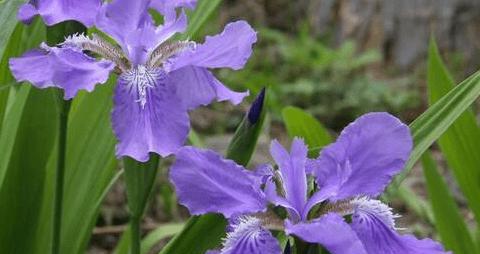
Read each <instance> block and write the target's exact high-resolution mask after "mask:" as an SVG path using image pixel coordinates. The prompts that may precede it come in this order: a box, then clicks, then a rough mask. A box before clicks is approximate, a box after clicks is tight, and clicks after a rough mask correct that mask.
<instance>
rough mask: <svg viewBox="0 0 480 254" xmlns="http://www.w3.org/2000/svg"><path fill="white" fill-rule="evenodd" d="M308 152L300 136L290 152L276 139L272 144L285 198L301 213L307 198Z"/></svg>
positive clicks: (271, 152) (271, 150)
mask: <svg viewBox="0 0 480 254" xmlns="http://www.w3.org/2000/svg"><path fill="white" fill-rule="evenodd" d="M307 152H308V149H307V146H306V145H305V143H304V142H303V140H301V139H298V138H296V139H294V140H293V143H292V148H291V151H290V153H288V152H287V151H286V150H285V148H283V147H282V145H280V144H279V143H278V142H277V141H276V140H274V141H272V144H271V146H270V154H271V155H272V157H273V159H274V160H275V162H276V163H277V165H278V167H279V170H280V173H281V178H282V182H283V188H284V190H285V198H286V199H287V200H288V202H289V203H290V204H291V205H292V206H293V207H294V208H295V210H296V212H297V213H298V214H300V215H301V214H302V213H303V208H304V206H305V203H306V199H307V176H306V173H305V163H306V161H307ZM302 219H304V218H302Z"/></svg>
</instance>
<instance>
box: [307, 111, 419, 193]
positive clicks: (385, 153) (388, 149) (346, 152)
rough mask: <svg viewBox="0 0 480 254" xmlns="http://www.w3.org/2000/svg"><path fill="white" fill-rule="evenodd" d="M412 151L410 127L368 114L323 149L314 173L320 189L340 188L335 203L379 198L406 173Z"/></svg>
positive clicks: (393, 120) (398, 121) (387, 118)
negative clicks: (387, 187)
mask: <svg viewBox="0 0 480 254" xmlns="http://www.w3.org/2000/svg"><path fill="white" fill-rule="evenodd" d="M411 150H412V137H411V135H410V130H409V128H408V126H406V125H405V124H403V123H402V122H400V120H398V119H397V118H395V117H394V116H392V115H390V114H388V113H369V114H366V115H363V116H361V117H360V118H358V119H357V120H355V121H354V122H353V123H351V124H350V125H349V126H347V127H346V128H345V129H344V130H343V131H342V133H341V134H340V137H339V138H338V140H337V141H336V142H335V143H333V144H331V145H329V146H327V147H326V148H324V149H323V151H322V152H321V154H320V156H319V158H318V160H317V164H316V167H315V168H314V170H313V171H314V174H315V176H316V178H317V183H318V185H319V187H320V188H327V186H332V185H333V186H336V187H337V188H338V191H337V195H336V196H335V197H332V198H331V199H332V200H341V199H345V198H350V197H355V196H359V195H367V196H377V195H379V194H380V193H382V192H383V190H384V189H385V187H386V186H387V185H388V184H389V182H390V180H391V179H392V177H393V176H394V175H396V174H398V173H399V172H400V171H401V170H402V169H403V167H404V165H405V162H406V161H407V159H408V157H409V155H410V152H411ZM310 165H311V164H310Z"/></svg>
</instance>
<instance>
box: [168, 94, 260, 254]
mask: <svg viewBox="0 0 480 254" xmlns="http://www.w3.org/2000/svg"><path fill="white" fill-rule="evenodd" d="M264 101H265V95H264V94H263V92H261V93H260V94H259V96H258V97H257V99H256V100H255V101H254V103H253V104H252V107H251V108H250V111H249V112H248V113H247V115H246V116H245V118H244V119H243V121H242V123H240V126H239V127H238V128H237V131H236V132H235V135H234V137H233V138H232V141H231V143H230V146H229V149H228V151H227V156H226V157H227V158H229V159H233V160H235V161H236V162H237V163H238V164H240V165H243V166H246V165H247V164H248V162H249V160H250V158H251V156H252V154H253V152H254V150H255V144H256V143H257V140H258V136H259V133H260V131H261V130H262V127H263V122H264V119H265V114H266V113H265V111H266V110H265V107H264V103H265V102H264ZM226 226H227V221H226V220H225V218H224V217H223V216H221V215H218V214H206V215H202V216H194V217H192V218H190V219H189V220H188V222H187V224H186V225H185V227H184V229H183V230H182V232H180V234H178V235H176V236H175V237H174V238H173V239H172V240H171V241H170V242H169V243H168V244H167V246H165V248H164V249H163V250H162V251H161V252H160V253H161V254H174V253H182V254H197V253H198V254H203V253H205V252H206V251H207V250H209V249H213V248H215V247H218V245H219V244H220V242H221V238H222V237H224V236H225V227H226Z"/></svg>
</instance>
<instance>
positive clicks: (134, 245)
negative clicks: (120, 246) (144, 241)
mask: <svg viewBox="0 0 480 254" xmlns="http://www.w3.org/2000/svg"><path fill="white" fill-rule="evenodd" d="M141 218H142V217H131V218H130V236H131V246H130V254H140V239H141V237H140V221H141Z"/></svg>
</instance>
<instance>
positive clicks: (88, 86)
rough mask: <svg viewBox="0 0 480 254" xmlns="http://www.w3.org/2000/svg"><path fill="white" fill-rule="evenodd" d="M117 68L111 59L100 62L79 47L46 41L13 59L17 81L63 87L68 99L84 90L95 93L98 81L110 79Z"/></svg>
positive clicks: (11, 64)
mask: <svg viewBox="0 0 480 254" xmlns="http://www.w3.org/2000/svg"><path fill="white" fill-rule="evenodd" d="M114 67H115V66H114V64H113V63H112V62H110V61H106V60H101V61H96V60H95V59H94V58H91V57H89V56H87V55H85V54H83V53H82V52H81V51H80V50H77V49H75V48H69V47H67V48H56V47H48V46H47V45H45V44H42V46H41V49H34V50H31V51H29V52H27V53H25V54H24V55H23V56H21V57H18V58H11V59H10V70H11V71H12V74H13V76H14V77H15V79H16V80H17V81H28V82H30V83H32V84H33V85H34V86H36V87H38V88H47V87H59V88H62V89H63V90H64V91H65V96H64V97H65V99H71V98H73V97H74V96H75V95H76V94H77V92H78V91H79V90H82V89H83V90H87V91H89V92H91V91H92V90H93V89H94V87H95V85H96V84H97V83H104V82H106V81H107V79H108V76H109V74H110V71H112V70H113V68H114Z"/></svg>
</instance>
